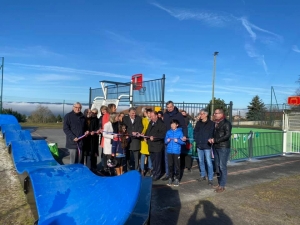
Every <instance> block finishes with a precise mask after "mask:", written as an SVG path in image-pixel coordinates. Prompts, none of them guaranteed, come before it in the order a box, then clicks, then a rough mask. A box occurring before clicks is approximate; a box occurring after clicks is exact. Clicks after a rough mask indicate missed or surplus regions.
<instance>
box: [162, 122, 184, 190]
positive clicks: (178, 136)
mask: <svg viewBox="0 0 300 225" xmlns="http://www.w3.org/2000/svg"><path fill="white" fill-rule="evenodd" d="M178 125H179V121H178V120H175V119H173V120H171V129H170V130H168V132H167V134H166V137H165V144H166V145H167V153H168V165H169V180H168V186H171V185H172V182H173V176H174V178H175V180H174V186H179V176H180V152H181V145H184V144H185V142H183V141H182V138H183V132H182V128H178ZM174 169H175V171H174Z"/></svg>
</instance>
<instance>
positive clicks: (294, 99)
mask: <svg viewBox="0 0 300 225" xmlns="http://www.w3.org/2000/svg"><path fill="white" fill-rule="evenodd" d="M288 104H289V105H300V96H290V97H288Z"/></svg>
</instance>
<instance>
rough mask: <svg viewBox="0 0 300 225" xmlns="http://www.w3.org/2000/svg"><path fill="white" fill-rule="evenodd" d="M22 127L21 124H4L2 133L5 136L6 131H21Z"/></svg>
mask: <svg viewBox="0 0 300 225" xmlns="http://www.w3.org/2000/svg"><path fill="white" fill-rule="evenodd" d="M21 129H22V128H21V126H20V124H18V123H16V124H2V125H1V132H2V133H3V134H5V132H6V131H8V130H21Z"/></svg>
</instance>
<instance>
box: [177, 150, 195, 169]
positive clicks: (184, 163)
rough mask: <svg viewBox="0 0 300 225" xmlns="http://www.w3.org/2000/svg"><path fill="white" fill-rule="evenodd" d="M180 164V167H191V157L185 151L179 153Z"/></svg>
mask: <svg viewBox="0 0 300 225" xmlns="http://www.w3.org/2000/svg"><path fill="white" fill-rule="evenodd" d="M180 166H181V169H185V168H188V169H191V167H192V157H191V156H190V155H188V154H186V153H181V155H180Z"/></svg>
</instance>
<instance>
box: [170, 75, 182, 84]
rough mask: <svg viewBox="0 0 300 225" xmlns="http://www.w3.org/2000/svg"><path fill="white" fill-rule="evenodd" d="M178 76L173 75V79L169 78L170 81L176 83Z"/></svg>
mask: <svg viewBox="0 0 300 225" xmlns="http://www.w3.org/2000/svg"><path fill="white" fill-rule="evenodd" d="M179 79H180V77H179V76H175V77H173V79H172V80H171V82H172V83H177V82H178V81H179Z"/></svg>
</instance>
